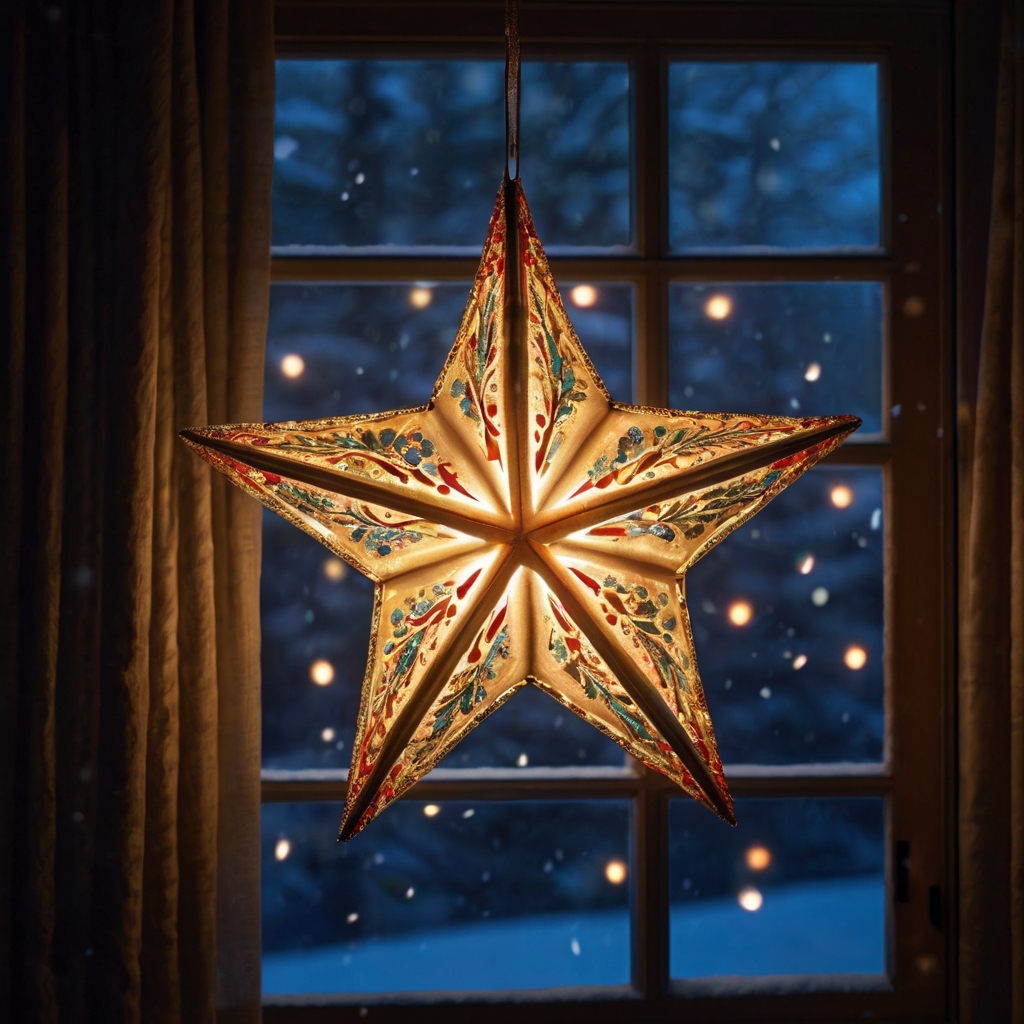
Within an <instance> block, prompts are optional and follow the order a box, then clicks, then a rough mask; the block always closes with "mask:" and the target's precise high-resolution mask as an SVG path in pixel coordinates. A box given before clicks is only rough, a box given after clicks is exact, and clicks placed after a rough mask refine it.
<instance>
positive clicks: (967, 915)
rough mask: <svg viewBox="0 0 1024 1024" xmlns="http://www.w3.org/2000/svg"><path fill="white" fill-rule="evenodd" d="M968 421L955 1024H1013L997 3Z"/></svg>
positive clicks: (1017, 988)
mask: <svg viewBox="0 0 1024 1024" xmlns="http://www.w3.org/2000/svg"><path fill="white" fill-rule="evenodd" d="M1000 51H1001V52H1000V69H999V93H998V96H999V98H998V110H997V120H996V145H995V174H994V179H993V186H992V220H991V226H990V235H989V260H988V271H987V284H986V293H985V317H984V326H983V329H982V337H981V351H980V361H979V366H978V377H977V380H978V394H977V401H976V403H975V405H974V409H973V410H972V415H970V416H969V417H968V422H967V426H968V428H969V433H973V443H972V444H971V445H970V446H969V448H968V451H967V452H965V456H966V458H967V462H968V464H967V466H966V474H965V477H966V479H965V484H966V486H965V491H966V493H965V494H964V496H963V497H964V504H963V511H964V513H965V516H964V530H963V532H962V537H963V550H962V552H961V555H962V557H961V573H962V587H961V610H960V651H961V675H960V851H959V852H960V860H959V865H960V913H959V917H960V922H959V923H960V933H959V943H960V948H959V954H960V986H959V988H960V1020H961V1021H962V1024H1010V1022H1013V1024H1021V1022H1024V0H1004V4H1003V28H1002V39H1001V48H1000Z"/></svg>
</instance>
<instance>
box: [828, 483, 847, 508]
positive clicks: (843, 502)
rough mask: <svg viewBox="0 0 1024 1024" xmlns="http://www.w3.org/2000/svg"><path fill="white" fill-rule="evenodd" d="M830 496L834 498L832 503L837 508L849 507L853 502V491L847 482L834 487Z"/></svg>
mask: <svg viewBox="0 0 1024 1024" xmlns="http://www.w3.org/2000/svg"><path fill="white" fill-rule="evenodd" d="M829 497H830V498H831V499H832V504H833V505H835V507H836V508H849V507H850V505H851V504H853V491H851V490H850V488H849V487H847V486H846V485H845V484H839V485H838V486H837V487H833V488H832V490H831V491H830V492H829Z"/></svg>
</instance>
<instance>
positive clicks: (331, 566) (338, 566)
mask: <svg viewBox="0 0 1024 1024" xmlns="http://www.w3.org/2000/svg"><path fill="white" fill-rule="evenodd" d="M324 575H325V576H326V577H327V578H328V579H329V580H333V581H334V582H335V583H337V582H338V580H340V579H341V578H342V577H343V576H344V575H345V563H344V562H343V561H342V560H341V559H340V558H328V559H325V561H324Z"/></svg>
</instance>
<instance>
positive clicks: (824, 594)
mask: <svg viewBox="0 0 1024 1024" xmlns="http://www.w3.org/2000/svg"><path fill="white" fill-rule="evenodd" d="M811 604H813V605H814V607H815V608H824V607H825V605H827V604H828V591H827V590H826V589H825V588H824V587H815V588H814V589H813V590H812V591H811Z"/></svg>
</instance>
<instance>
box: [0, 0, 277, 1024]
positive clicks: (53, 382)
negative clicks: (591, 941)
mask: <svg viewBox="0 0 1024 1024" xmlns="http://www.w3.org/2000/svg"><path fill="white" fill-rule="evenodd" d="M273 82H274V65H273V5H272V2H271V0H145V2H142V3H140V2H134V0H48V2H46V3H37V2H30V0H5V2H3V3H0V154H2V156H0V189H2V192H3V195H2V198H0V209H2V210H3V213H4V219H3V222H2V224H0V396H2V408H0V414H2V416H3V421H2V430H3V435H2V437H3V440H2V444H0V459H2V469H0V471H2V474H3V478H2V481H3V482H2V488H3V490H2V498H0V509H2V512H0V516H2V523H0V1020H4V1021H7V1020H11V1021H17V1022H22V1021H26V1022H35V1021H46V1022H61V1024H63V1022H66V1021H85V1020H90V1021H104V1022H121V1021H123V1022H132V1021H161V1022H162V1021H166V1022H177V1021H183V1022H189V1024H191V1022H204V1021H212V1020H214V1019H215V1017H219V1018H220V1019H222V1020H238V1021H257V1020H258V1019H259V1014H260V1011H259V1001H260V970H259V941H260V926H259V749H260V720H259V607H258V583H259V563H260V511H259V507H258V506H257V505H256V503H255V502H252V501H249V500H247V499H246V498H245V497H244V496H243V495H242V494H241V492H238V491H237V490H234V489H228V488H227V487H226V486H222V484H223V481H221V480H214V479H213V478H212V477H213V474H211V473H210V472H209V470H208V468H207V467H206V466H205V465H204V464H202V463H200V461H199V460H198V459H196V458H195V457H194V456H192V455H191V454H189V453H188V452H187V451H186V449H185V447H184V445H182V444H181V443H180V442H179V441H178V440H177V439H176V433H177V431H178V430H179V429H180V428H182V427H184V426H188V425H194V424H204V423H218V422H230V421H239V420H258V419H259V418H260V410H261V404H262V395H261V389H262V365H263V349H264V337H265V330H266V316H267V301H268V291H269V245H270V178H271V169H272V168H271V161H272V131H273Z"/></svg>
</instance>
